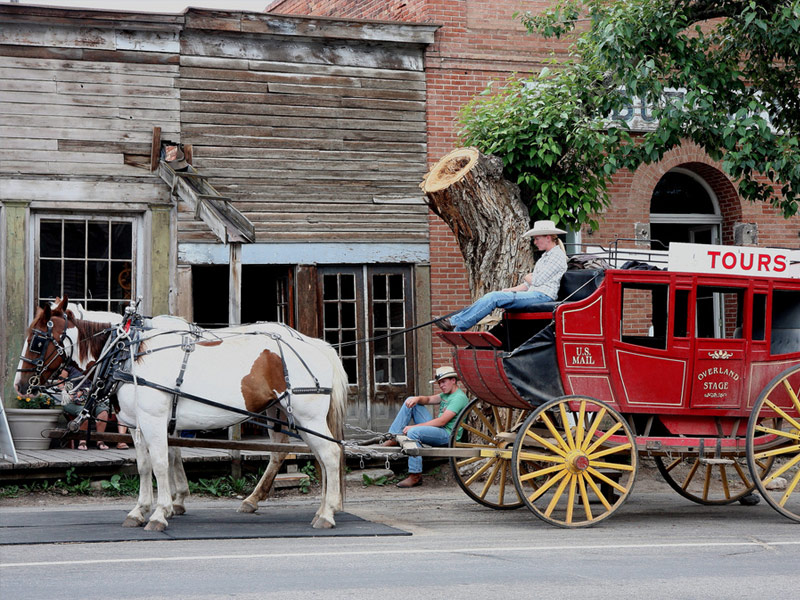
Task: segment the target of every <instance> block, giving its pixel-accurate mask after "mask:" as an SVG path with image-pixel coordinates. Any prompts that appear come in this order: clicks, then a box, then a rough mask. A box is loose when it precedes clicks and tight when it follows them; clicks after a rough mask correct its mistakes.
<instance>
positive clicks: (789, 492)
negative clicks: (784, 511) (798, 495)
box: [778, 471, 800, 506]
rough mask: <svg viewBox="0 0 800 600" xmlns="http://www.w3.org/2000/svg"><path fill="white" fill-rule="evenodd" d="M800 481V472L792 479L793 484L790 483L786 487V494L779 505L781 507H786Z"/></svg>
mask: <svg viewBox="0 0 800 600" xmlns="http://www.w3.org/2000/svg"><path fill="white" fill-rule="evenodd" d="M798 481H800V471H798V472H797V473H795V475H794V479H792V483H790V484H789V485H788V486H787V487H786V493H784V494H783V496H782V497H781V499H780V501H779V502H778V504H780V505H781V506H784V505H785V504H786V501H787V500H788V499H789V496H791V495H792V492H794V489H795V488H796V487H797V482H798Z"/></svg>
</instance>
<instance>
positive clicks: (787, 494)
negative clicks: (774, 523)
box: [747, 367, 800, 521]
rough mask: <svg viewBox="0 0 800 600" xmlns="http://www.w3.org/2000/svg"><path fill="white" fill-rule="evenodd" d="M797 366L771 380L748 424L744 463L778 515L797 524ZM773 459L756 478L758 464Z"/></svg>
mask: <svg viewBox="0 0 800 600" xmlns="http://www.w3.org/2000/svg"><path fill="white" fill-rule="evenodd" d="M798 394H800V367H791V368H790V369H787V370H786V371H784V372H783V373H781V374H780V375H778V376H777V377H775V378H774V379H773V380H772V381H770V382H769V383H768V384H767V386H766V388H764V391H762V392H761V395H760V396H759V397H758V400H757V401H756V403H755V405H754V406H753V411H752V413H750V421H749V423H748V424H747V463H748V466H749V467H750V472H751V474H752V475H753V477H754V479H755V482H756V487H757V488H758V491H759V493H760V494H761V495H762V496H763V497H764V499H765V500H766V501H767V502H768V503H769V504H770V505H771V506H772V508H774V509H775V510H777V511H778V512H779V513H781V514H782V515H784V516H785V517H788V518H790V519H792V520H794V521H800V399H799V398H798ZM768 459H774V461H775V463H774V465H773V468H772V470H770V471H769V472H768V473H766V474H764V475H763V476H760V477H759V476H756V473H757V472H758V464H759V463H760V462H763V461H765V460H768Z"/></svg>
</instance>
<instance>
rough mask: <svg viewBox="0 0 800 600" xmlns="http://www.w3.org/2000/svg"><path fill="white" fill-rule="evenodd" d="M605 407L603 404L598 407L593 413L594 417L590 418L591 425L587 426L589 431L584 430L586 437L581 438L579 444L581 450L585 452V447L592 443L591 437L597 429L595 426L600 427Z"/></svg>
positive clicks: (604, 414)
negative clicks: (581, 441) (581, 442)
mask: <svg viewBox="0 0 800 600" xmlns="http://www.w3.org/2000/svg"><path fill="white" fill-rule="evenodd" d="M606 412H608V411H606V408H605V406H604V407H603V408H601V409H600V412H598V413H595V415H594V419H592V426H591V427H589V431H587V432H586V437H584V438H583V445H582V446H581V450H583V451H584V452H586V447H587V446H588V445H589V444H591V443H592V438H594V434H595V432H596V431H597V428H598V427H600V423H601V422H602V421H603V418H604V417H605V416H606Z"/></svg>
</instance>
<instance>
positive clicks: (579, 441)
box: [575, 400, 586, 448]
mask: <svg viewBox="0 0 800 600" xmlns="http://www.w3.org/2000/svg"><path fill="white" fill-rule="evenodd" d="M585 419H586V400H581V409H580V411H579V412H578V427H577V429H576V430H575V447H577V448H580V447H581V446H583V433H584V431H583V428H584V425H585V424H584V420H585Z"/></svg>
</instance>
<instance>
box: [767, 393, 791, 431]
mask: <svg viewBox="0 0 800 600" xmlns="http://www.w3.org/2000/svg"><path fill="white" fill-rule="evenodd" d="M764 404H766V405H768V406H769V407H770V408H771V409H772V410H774V411H775V412H776V413H778V414H779V415H780V416H782V417H783V418H784V419H786V420H787V421H789V423H791V424H792V427H794V428H795V429H800V422H798V421H797V420H796V419H795V418H794V417H792V416H791V415H789V414H787V413H786V411H785V410H783V409H782V408H781V407H780V406H778V405H776V404H775V403H774V402H772V401H771V400H765V401H764Z"/></svg>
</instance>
